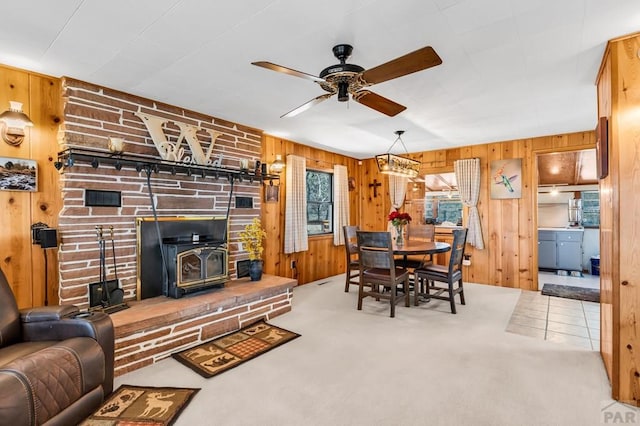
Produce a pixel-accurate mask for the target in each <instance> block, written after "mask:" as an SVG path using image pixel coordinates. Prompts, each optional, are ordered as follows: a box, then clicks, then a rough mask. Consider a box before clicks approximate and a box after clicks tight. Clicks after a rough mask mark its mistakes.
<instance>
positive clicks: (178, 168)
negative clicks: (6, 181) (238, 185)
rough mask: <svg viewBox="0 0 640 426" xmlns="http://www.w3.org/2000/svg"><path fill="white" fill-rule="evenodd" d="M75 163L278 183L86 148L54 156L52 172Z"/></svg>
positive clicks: (248, 173) (252, 173)
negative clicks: (53, 169) (56, 158)
mask: <svg viewBox="0 0 640 426" xmlns="http://www.w3.org/2000/svg"><path fill="white" fill-rule="evenodd" d="M76 162H84V163H88V164H91V165H92V166H93V167H94V168H98V167H100V166H101V165H105V164H108V165H110V166H112V167H114V168H115V169H116V170H120V169H121V168H122V167H133V168H135V169H136V170H137V171H138V172H140V171H143V170H144V171H147V172H154V173H159V172H169V173H171V174H172V175H175V174H184V175H187V176H191V175H198V176H201V177H203V178H205V177H213V178H215V179H218V178H221V177H222V178H226V179H227V180H229V181H232V180H234V181H240V182H243V181H245V180H246V181H249V182H251V183H253V182H254V181H255V182H259V183H262V182H264V181H274V180H280V176H279V175H277V174H269V173H265V174H262V173H261V172H260V171H256V170H249V169H247V170H242V169H230V168H226V167H216V166H209V165H207V166H203V165H199V164H191V163H190V164H185V163H182V162H177V161H167V160H159V159H154V158H151V157H148V156H144V155H136V154H112V153H110V152H107V151H100V150H94V149H88V148H67V149H65V150H64V151H60V152H59V153H58V160H57V161H56V162H55V163H54V166H55V167H56V169H58V170H60V169H62V168H69V167H73V165H74V164H75V163H76Z"/></svg>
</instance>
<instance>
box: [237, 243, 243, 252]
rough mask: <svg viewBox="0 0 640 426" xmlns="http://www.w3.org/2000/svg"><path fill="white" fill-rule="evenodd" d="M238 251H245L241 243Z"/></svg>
mask: <svg viewBox="0 0 640 426" xmlns="http://www.w3.org/2000/svg"><path fill="white" fill-rule="evenodd" d="M238 251H244V250H243V249H242V243H240V242H239V243H238Z"/></svg>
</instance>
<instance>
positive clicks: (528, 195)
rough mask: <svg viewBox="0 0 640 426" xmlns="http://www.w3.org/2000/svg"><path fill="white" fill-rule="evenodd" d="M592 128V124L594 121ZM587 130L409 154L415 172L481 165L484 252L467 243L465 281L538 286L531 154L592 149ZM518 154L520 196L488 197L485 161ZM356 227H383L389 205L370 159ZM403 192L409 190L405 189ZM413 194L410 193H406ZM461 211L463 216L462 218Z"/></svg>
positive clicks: (366, 163)
mask: <svg viewBox="0 0 640 426" xmlns="http://www.w3.org/2000/svg"><path fill="white" fill-rule="evenodd" d="M594 126H595V123H594ZM594 145H595V134H594V132H593V131H588V132H579V133H571V134H564V135H555V136H544V137H538V138H531V139H519V140H513V141H507V142H496V143H489V144H483V145H473V146H467V147H461V148H452V149H447V150H438V151H425V152H420V153H414V154H411V155H410V157H412V158H414V159H416V160H419V161H420V162H421V163H422V169H421V174H427V173H438V172H452V171H453V162H454V161H455V160H458V159H464V158H479V159H480V165H481V168H482V172H481V179H482V183H481V187H480V200H479V202H478V210H479V213H480V220H481V222H482V234H483V238H484V242H485V249H484V250H476V249H475V248H472V247H470V246H467V253H471V254H472V256H471V266H469V267H465V280H466V281H469V282H474V283H482V284H491V285H497V286H503V287H514V288H522V289H527V290H537V289H538V266H537V265H538V250H537V244H538V233H537V229H536V223H537V219H536V216H537V166H536V155H537V154H539V153H548V152H556V151H565V150H579V149H588V148H593V147H594ZM510 158H522V176H519V177H518V178H521V179H522V182H521V183H522V198H520V199H514V200H491V199H490V196H489V186H490V185H491V176H490V172H489V171H490V165H491V162H492V161H494V160H503V159H510ZM374 179H375V180H376V181H378V182H382V187H381V189H382V190H381V191H378V192H379V195H378V197H376V198H373V191H372V190H371V189H369V187H368V185H369V184H372V183H373V181H374ZM360 187H361V188H362V189H363V192H362V194H361V209H362V212H363V217H362V219H361V226H363V227H364V228H365V229H385V228H386V226H387V222H386V215H387V214H388V213H389V210H390V208H391V202H390V201H389V181H388V179H387V178H386V177H385V176H384V175H381V174H379V173H378V170H377V166H376V163H375V161H374V160H373V159H370V160H367V161H364V164H363V167H362V168H361V183H360ZM407 193H408V194H409V193H410V189H408V191H407ZM410 197H413V195H410ZM466 216H467V215H466V212H465V217H466Z"/></svg>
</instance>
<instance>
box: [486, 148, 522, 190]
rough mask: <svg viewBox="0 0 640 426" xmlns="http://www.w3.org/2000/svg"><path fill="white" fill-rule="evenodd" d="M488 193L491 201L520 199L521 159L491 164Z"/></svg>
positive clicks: (497, 161)
mask: <svg viewBox="0 0 640 426" xmlns="http://www.w3.org/2000/svg"><path fill="white" fill-rule="evenodd" d="M490 179H491V181H490V185H489V186H490V188H491V190H490V192H491V199H492V200H502V199H509V198H521V197H522V158H510V159H508V160H493V161H492V162H491V178H490Z"/></svg>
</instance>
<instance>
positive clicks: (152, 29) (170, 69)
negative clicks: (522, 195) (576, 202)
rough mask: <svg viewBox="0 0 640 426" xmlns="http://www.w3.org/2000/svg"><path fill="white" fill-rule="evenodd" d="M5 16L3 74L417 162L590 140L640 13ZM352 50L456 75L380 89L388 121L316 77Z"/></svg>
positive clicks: (354, 59)
mask: <svg viewBox="0 0 640 426" xmlns="http://www.w3.org/2000/svg"><path fill="white" fill-rule="evenodd" d="M6 9H7V10H5V11H3V25H2V26H0V62H2V63H5V64H7V65H12V66H17V67H22V68H26V69H30V70H34V71H38V72H42V73H45V74H51V75H54V76H62V75H66V76H70V77H74V78H78V79H81V80H86V81H89V82H94V83H97V84H101V85H104V86H107V87H112V88H114V89H119V90H122V91H125V92H129V93H133V94H137V95H141V96H145V97H148V98H152V99H157V100H159V101H162V102H167V103H169V104H173V105H177V106H180V107H184V108H188V109H192V110H195V111H200V112H202V113H205V114H211V115H214V116H218V117H220V118H224V119H227V120H231V121H235V122H238V123H242V124H244V125H248V126H253V127H256V128H259V129H264V130H265V131H267V132H270V133H272V134H278V135H286V138H288V139H291V140H294V141H298V142H301V143H305V144H308V145H311V146H317V147H321V148H323V149H327V150H330V151H334V152H340V153H343V154H347V155H351V156H354V157H356V158H366V157H371V156H373V155H375V154H377V153H380V152H384V151H385V150H386V149H388V147H389V145H390V144H391V143H392V142H393V139H394V134H393V132H394V131H395V130H406V133H405V137H403V140H404V141H405V143H406V145H407V148H408V149H409V150H410V151H422V150H429V149H439V148H448V147H452V146H460V145H469V144H478V143H486V142H491V141H499V140H506V139H514V138H529V137H535V136H542V135H549V134H557V133H566V132H573V131H583V130H591V129H593V128H594V126H595V122H596V110H597V106H596V92H595V79H596V74H597V71H598V68H599V65H600V61H601V59H602V54H603V52H604V48H605V45H606V42H607V40H609V39H612V38H616V37H619V36H623V35H625V34H629V33H632V32H634V31H638V30H640V6H639V4H638V1H637V0H609V1H603V0H561V1H560V0H537V1H534V0H396V1H393V2H390V1H387V0H342V1H341V0H326V1H325V2H323V3H322V4H313V5H312V4H310V3H309V2H305V1H299V0H298V1H296V0H247V1H242V2H212V1H206V0H136V1H131V0H128V1H124V0H115V1H108V2H105V1H99V0H61V1H56V2H50V1H43V0H23V1H21V2H17V3H15V4H12V7H11V8H6ZM340 43H349V44H352V45H353V47H354V49H353V54H352V56H351V58H349V59H348V62H349V63H352V64H358V65H360V66H362V67H364V68H365V69H367V68H372V67H375V66H378V65H381V64H383V63H385V62H387V61H389V60H392V59H394V58H397V57H399V56H402V55H404V54H407V53H409V52H412V51H414V50H416V49H419V48H421V47H424V46H428V45H430V46H433V47H434V49H435V50H436V52H437V53H438V54H439V55H440V57H441V58H442V60H443V64H442V65H440V66H437V67H434V68H431V69H427V70H423V71H420V72H417V73H415V74H411V75H407V76H403V77H400V78H396V79H393V80H390V81H387V82H383V83H379V84H376V85H374V86H372V87H371V88H370V89H371V90H372V91H373V92H375V93H378V94H380V95H382V96H385V97H387V98H389V99H392V100H393V101H395V102H398V103H400V104H402V105H404V106H406V107H407V109H406V110H405V111H403V112H402V113H400V114H398V115H396V116H395V117H388V116H386V115H384V114H381V113H379V112H377V111H375V110H373V109H371V108H368V107H366V106H364V105H360V104H358V103H356V102H354V101H350V102H346V103H341V102H338V101H337V99H336V97H335V96H334V97H332V98H330V99H328V100H327V101H325V102H323V103H321V104H319V105H317V106H315V107H314V108H311V109H310V110H308V111H306V112H304V113H303V114H300V115H298V116H295V117H293V118H288V119H280V118H279V117H280V116H281V115H282V114H283V113H285V112H287V111H289V110H291V109H293V108H295V107H297V106H299V105H301V104H303V103H305V102H307V101H309V100H311V99H313V98H315V97H316V96H319V95H321V94H323V93H326V92H324V90H323V89H322V88H321V87H320V86H319V85H318V84H316V83H314V82H312V81H309V80H305V79H302V78H297V77H294V76H289V75H286V74H283V73H277V72H274V71H271V70H268V69H264V68H259V67H256V66H253V65H251V62H253V61H261V60H262V61H269V62H273V63H276V64H279V65H282V66H285V67H289V68H293V69H296V70H299V71H303V72H306V73H309V74H314V75H318V74H319V73H320V71H321V70H322V69H324V68H325V67H328V66H330V65H333V64H336V63H337V62H338V60H337V59H336V58H335V57H334V56H333V54H332V47H333V46H334V45H336V44H340Z"/></svg>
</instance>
